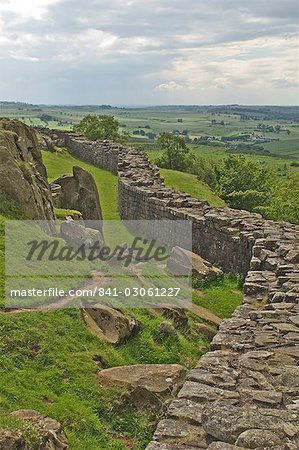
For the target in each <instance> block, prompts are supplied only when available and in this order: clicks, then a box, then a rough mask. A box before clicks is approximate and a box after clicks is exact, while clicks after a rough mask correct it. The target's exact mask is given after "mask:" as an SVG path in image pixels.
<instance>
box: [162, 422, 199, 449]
mask: <svg viewBox="0 0 299 450" xmlns="http://www.w3.org/2000/svg"><path fill="white" fill-rule="evenodd" d="M206 438H207V434H206V433H205V431H204V430H203V429H202V428H200V427H197V426H195V425H191V424H189V423H187V422H183V421H181V420H174V419H164V420H161V422H159V424H158V427H157V429H156V432H155V434H154V439H155V440H156V441H163V440H168V441H169V440H172V439H173V440H176V439H177V440H178V442H186V443H188V445H191V446H192V445H195V446H196V447H201V448H206V445H207V440H206ZM204 446H205V447H204Z"/></svg>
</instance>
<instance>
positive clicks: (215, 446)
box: [208, 442, 248, 450]
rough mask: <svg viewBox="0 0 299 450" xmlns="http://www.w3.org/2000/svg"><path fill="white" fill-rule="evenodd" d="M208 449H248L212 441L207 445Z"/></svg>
mask: <svg viewBox="0 0 299 450" xmlns="http://www.w3.org/2000/svg"><path fill="white" fill-rule="evenodd" d="M208 450H248V449H244V447H237V446H236V445H231V444H226V443H224V442H213V443H212V444H210V445H209V446H208Z"/></svg>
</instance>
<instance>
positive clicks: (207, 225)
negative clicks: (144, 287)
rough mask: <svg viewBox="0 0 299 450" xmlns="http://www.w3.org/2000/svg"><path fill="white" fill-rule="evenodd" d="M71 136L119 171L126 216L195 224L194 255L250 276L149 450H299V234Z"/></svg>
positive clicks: (77, 150) (107, 145)
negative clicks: (216, 204) (186, 190)
mask: <svg viewBox="0 0 299 450" xmlns="http://www.w3.org/2000/svg"><path fill="white" fill-rule="evenodd" d="M59 138H60V139H61V134H60V135H59ZM63 138H64V140H65V145H66V146H67V147H68V148H69V150H70V152H71V153H72V154H74V155H75V156H77V157H79V158H81V159H84V160H85V161H89V162H91V163H93V164H95V165H97V166H100V167H103V168H105V169H108V170H111V171H113V172H114V173H117V174H118V180H119V208H120V214H121V217H122V218H123V219H164V218H165V219H178V218H180V219H188V220H191V221H192V224H193V225H192V226H193V250H194V252H196V253H198V254H200V255H201V256H202V257H204V258H205V259H207V260H209V261H210V262H212V263H214V264H217V265H219V266H221V267H222V269H224V270H225V271H235V272H238V273H240V274H243V275H245V276H246V279H245V284H244V300H243V303H242V305H241V306H240V307H238V308H237V309H236V310H235V312H234V314H233V316H232V318H231V319H228V320H225V321H223V323H222V324H221V325H220V329H219V331H218V333H217V334H216V336H215V337H214V339H213V341H212V343H211V351H210V352H208V353H207V354H206V355H205V356H204V357H203V358H202V359H201V360H200V361H199V363H198V365H197V367H196V368H195V369H193V370H191V371H190V372H189V373H188V375H187V378H186V381H185V383H184V386H183V388H182V390H181V391H180V393H179V395H178V398H177V399H175V400H174V401H173V402H172V403H171V405H170V407H169V410H168V415H167V417H165V418H164V419H163V420H162V421H160V423H159V424H158V427H157V430H156V432H155V435H154V440H153V442H152V443H150V444H149V446H148V447H147V450H195V449H198V448H203V449H207V448H208V449H210V450H217V449H219V450H230V449H231V450H234V449H235V450H238V449H248V448H250V449H273V450H283V449H292V450H295V449H298V448H299V367H298V362H299V227H298V226H295V225H292V224H289V223H284V222H280V223H276V222H272V221H267V220H264V219H263V218H262V217H261V216H259V215H257V214H250V213H248V212H246V211H236V210H232V209H230V208H211V207H209V206H208V204H207V203H206V202H203V201H200V200H196V199H193V198H191V197H190V196H189V195H187V194H182V193H180V192H178V191H176V190H173V189H169V188H167V187H165V185H164V183H163V179H162V178H161V177H160V175H159V171H158V169H157V167H155V166H154V165H152V164H151V163H149V161H148V159H147V157H146V156H145V155H143V154H142V153H141V152H140V151H138V150H136V149H128V148H125V147H122V146H119V145H115V144H113V143H111V142H96V143H91V142H88V141H86V140H84V139H82V138H78V137H76V136H74V135H69V134H68V135H63ZM161 233H162V236H161V238H162V239H165V240H166V241H167V239H169V237H168V236H167V235H166V234H165V235H164V234H163V233H165V231H163V230H162V231H161Z"/></svg>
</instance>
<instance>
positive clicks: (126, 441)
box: [0, 153, 241, 450]
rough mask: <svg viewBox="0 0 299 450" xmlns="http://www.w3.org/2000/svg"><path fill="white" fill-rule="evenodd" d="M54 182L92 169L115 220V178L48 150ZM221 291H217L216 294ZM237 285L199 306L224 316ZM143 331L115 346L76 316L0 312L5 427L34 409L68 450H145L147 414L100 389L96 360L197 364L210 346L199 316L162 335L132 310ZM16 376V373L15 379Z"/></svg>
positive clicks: (206, 296) (207, 295)
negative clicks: (53, 424) (61, 435)
mask: <svg viewBox="0 0 299 450" xmlns="http://www.w3.org/2000/svg"><path fill="white" fill-rule="evenodd" d="M43 156H44V161H45V163H46V165H47V169H48V173H49V178H50V179H54V178H56V177H57V176H59V175H62V174H63V173H66V172H67V173H70V172H71V169H72V166H73V165H75V164H79V165H81V166H82V167H84V168H86V169H88V170H90V171H91V172H92V173H93V175H94V177H95V179H96V182H97V185H98V188H99V190H100V195H101V202H102V207H103V213H104V217H105V218H108V219H117V218H118V209H117V183H116V177H115V176H113V175H112V174H110V173H109V172H106V171H104V170H102V169H97V168H95V167H93V166H90V165H88V164H85V163H82V162H81V161H78V160H76V159H75V158H73V157H71V156H70V155H67V154H66V155H55V154H51V153H44V155H43ZM0 205H1V207H2V210H1V208H0V268H1V274H0V275H1V288H2V291H1V294H2V295H1V296H3V283H4V238H3V236H4V228H3V227H4V220H5V218H18V214H17V211H16V210H14V209H13V208H12V207H11V205H10V204H6V203H4V202H3V201H1V202H0ZM217 289H218V294H219V295H218V294H217V293H216V290H217ZM236 289H237V282H236V280H232V279H229V278H225V281H224V282H223V283H222V285H221V286H218V288H215V287H214V288H213V287H210V288H206V289H203V296H197V295H196V294H195V295H194V297H195V301H196V303H199V304H203V306H205V304H207V305H208V306H209V307H211V309H213V310H214V311H215V312H216V313H217V312H219V315H222V316H227V315H228V314H229V313H230V312H231V311H232V310H233V308H234V307H235V306H236V304H237V303H239V302H240V300H241V295H240V293H239V294H235V293H234V292H235V290H236ZM134 315H135V316H136V317H137V319H138V320H139V322H140V324H141V331H140V332H139V333H138V334H137V335H136V336H135V337H134V338H133V339H131V340H130V341H129V342H128V343H126V344H123V345H121V346H118V347H113V346H111V345H108V344H106V343H104V342H102V341H101V340H100V339H98V338H96V337H93V336H92V335H91V334H90V333H89V331H88V330H87V329H86V327H85V326H84V324H83V322H82V319H81V315H80V312H79V311H76V310H60V311H56V312H53V313H35V314H26V313H24V314H18V315H14V316H11V315H9V316H8V315H3V314H0V335H1V340H0V349H1V351H0V361H1V362H0V367H1V369H0V375H1V376H0V427H1V426H10V427H11V426H15V427H17V428H19V424H14V423H11V422H12V420H11V419H9V418H8V416H7V413H8V412H10V411H12V410H16V409H18V408H33V409H36V410H39V411H40V412H43V413H45V414H47V415H49V416H51V417H53V418H56V419H57V420H59V421H61V423H62V424H63V426H64V427H65V428H66V431H67V433H68V436H69V440H70V449H71V450H100V449H101V450H121V449H125V448H134V449H135V450H138V449H144V448H145V446H146V443H147V442H148V441H149V439H150V437H151V433H152V430H153V426H154V424H153V423H152V422H151V419H150V418H149V417H146V416H145V415H143V414H138V413H136V412H135V411H133V410H132V409H131V408H130V406H129V405H128V403H126V402H125V392H124V391H120V390H116V389H103V388H101V387H100V386H99V383H98V381H97V377H96V372H97V370H98V369H99V366H98V364H97V363H96V361H98V360H99V359H100V361H101V362H102V364H103V365H104V366H105V367H111V366H116V365H124V364H134V363H163V362H164V363H167V362H168V363H181V364H185V365H186V366H187V367H192V366H194V364H195V363H196V361H197V359H198V358H199V357H200V355H201V354H203V353H204V352H205V351H206V350H207V348H208V343H207V341H206V340H205V339H204V338H203V337H202V336H201V335H200V334H199V333H198V332H197V331H196V327H195V323H196V321H197V320H198V319H196V318H194V317H190V327H189V329H187V330H186V329H181V330H179V331H178V333H177V336H173V337H163V339H161V336H159V334H158V333H157V327H158V325H159V324H160V323H161V322H162V321H164V320H165V319H164V318H163V317H161V316H159V315H153V314H152V313H150V311H143V310H139V311H137V310H136V311H134ZM12 374H13V376H12Z"/></svg>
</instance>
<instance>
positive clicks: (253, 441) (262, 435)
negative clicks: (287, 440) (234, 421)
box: [236, 429, 284, 449]
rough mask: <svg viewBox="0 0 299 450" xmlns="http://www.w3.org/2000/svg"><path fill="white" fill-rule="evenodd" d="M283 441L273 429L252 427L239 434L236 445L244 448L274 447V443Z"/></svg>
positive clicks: (280, 443)
mask: <svg viewBox="0 0 299 450" xmlns="http://www.w3.org/2000/svg"><path fill="white" fill-rule="evenodd" d="M283 444H284V442H283V441H282V440H281V438H280V437H279V436H278V435H277V434H276V433H274V432H273V431H268V430H260V429H252V430H246V431H244V432H243V433H241V434H240V436H239V437H238V439H237V441H236V445H238V446H240V447H246V448H253V449H256V448H265V447H274V446H275V445H281V446H282V445H283Z"/></svg>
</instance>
